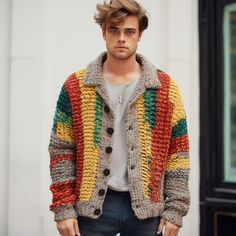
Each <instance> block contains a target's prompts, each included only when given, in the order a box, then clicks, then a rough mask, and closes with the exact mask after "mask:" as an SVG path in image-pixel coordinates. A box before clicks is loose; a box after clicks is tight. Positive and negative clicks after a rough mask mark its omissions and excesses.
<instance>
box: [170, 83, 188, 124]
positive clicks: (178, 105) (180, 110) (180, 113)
mask: <svg viewBox="0 0 236 236" xmlns="http://www.w3.org/2000/svg"><path fill="white" fill-rule="evenodd" d="M169 99H170V101H171V102H172V103H173V104H174V110H173V116H172V126H175V125H176V124H177V123H178V121H179V120H181V119H183V118H184V117H185V111H184V107H183V102H182V99H181V96H180V91H179V89H178V86H177V84H176V81H175V80H173V79H171V80H170V90H169Z"/></svg>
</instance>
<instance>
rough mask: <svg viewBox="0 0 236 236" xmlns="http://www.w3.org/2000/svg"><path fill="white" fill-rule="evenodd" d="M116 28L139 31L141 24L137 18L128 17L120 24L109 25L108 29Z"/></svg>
mask: <svg viewBox="0 0 236 236" xmlns="http://www.w3.org/2000/svg"><path fill="white" fill-rule="evenodd" d="M110 27H116V28H119V29H131V28H132V29H138V28H139V22H138V17H137V16H126V17H125V19H124V20H123V21H122V22H121V23H119V24H112V23H108V24H107V28H110Z"/></svg>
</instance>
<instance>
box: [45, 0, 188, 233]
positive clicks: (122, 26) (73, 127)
mask: <svg viewBox="0 0 236 236" xmlns="http://www.w3.org/2000/svg"><path fill="white" fill-rule="evenodd" d="M97 10H98V14H97V15H96V16H95V20H96V22H97V23H98V24H99V25H100V26H101V28H102V35H103V38H104V40H105V42H106V47H107V52H104V53H102V54H101V55H99V56H98V58H97V59H96V60H95V61H93V62H92V63H90V64H89V65H88V66H87V68H85V69H82V70H80V71H78V72H77V73H74V74H72V75H71V76H70V77H69V78H68V79H67V80H66V81H65V83H64V86H63V87H62V90H61V93H60V96H59V99H58V102H57V107H56V113H55V118H54V125H53V129H52V134H51V140H50V145H49V151H50V156H51V162H50V171H51V177H52V184H51V187H50V189H51V191H52V193H53V202H52V204H51V206H50V209H51V210H52V211H53V212H54V213H55V221H56V222H57V228H58V230H59V233H60V235H63V236H74V235H81V236H115V235H116V234H117V233H120V235H121V236H154V235H157V234H159V235H161V234H162V232H164V236H176V235H177V234H178V231H179V227H181V226H182V217H183V216H184V215H186V213H187V211H188V207H189V199H190V197H189V189H188V176H189V155H188V152H189V143H188V134H187V126H186V116H185V112H184V108H183V104H182V101H181V97H180V94H179V90H178V88H177V85H176V83H175V81H174V80H173V79H172V78H170V77H169V76H168V75H167V74H166V73H164V72H162V71H160V70H157V69H156V68H155V67H154V66H153V65H152V64H151V63H150V62H148V60H147V59H146V58H145V57H143V56H142V55H140V54H137V53H136V49H137V46H138V42H139V41H140V39H141V36H142V33H143V31H144V30H145V29H146V28H147V26H148V17H147V15H146V12H145V10H144V9H143V8H142V7H141V6H140V5H139V4H138V3H137V2H136V1H134V0H113V1H110V2H109V3H104V4H97Z"/></svg>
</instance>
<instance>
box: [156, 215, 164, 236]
mask: <svg viewBox="0 0 236 236" xmlns="http://www.w3.org/2000/svg"><path fill="white" fill-rule="evenodd" d="M164 225H165V220H164V219H161V220H160V223H159V226H158V229H157V234H160V233H161V232H162V230H163V227H164Z"/></svg>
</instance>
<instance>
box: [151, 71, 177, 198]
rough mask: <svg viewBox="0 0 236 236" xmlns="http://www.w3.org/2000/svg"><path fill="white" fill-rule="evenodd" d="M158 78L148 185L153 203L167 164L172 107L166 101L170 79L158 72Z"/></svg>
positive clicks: (157, 196)
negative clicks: (155, 118) (158, 84)
mask: <svg viewBox="0 0 236 236" xmlns="http://www.w3.org/2000/svg"><path fill="white" fill-rule="evenodd" d="M158 78H159V79H160V82H161V88H160V89H158V90H157V120H156V124H155V128H154V130H153V133H152V157H153V159H152V161H151V173H150V174H151V179H150V183H149V188H150V190H151V192H150V199H151V201H153V202H160V192H161V191H160V188H161V178H162V176H163V173H164V170H165V167H166V163H167V156H168V147H169V143H170V137H171V114H172V110H173V105H172V104H171V103H170V102H169V101H168V92H169V83H170V78H169V76H167V75H166V74H165V73H162V72H158Z"/></svg>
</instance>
